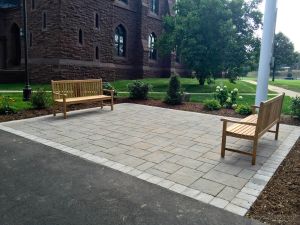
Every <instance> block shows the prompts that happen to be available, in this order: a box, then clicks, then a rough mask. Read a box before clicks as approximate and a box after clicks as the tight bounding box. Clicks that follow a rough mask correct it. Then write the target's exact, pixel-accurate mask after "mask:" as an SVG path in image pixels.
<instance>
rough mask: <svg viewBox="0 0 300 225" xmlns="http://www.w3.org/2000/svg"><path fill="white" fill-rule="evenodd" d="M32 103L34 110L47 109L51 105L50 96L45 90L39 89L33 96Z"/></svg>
mask: <svg viewBox="0 0 300 225" xmlns="http://www.w3.org/2000/svg"><path fill="white" fill-rule="evenodd" d="M31 103H32V107H33V108H34V109H45V108H47V107H48V106H49V104H50V96H49V94H48V93H47V92H46V91H45V90H44V89H42V88H38V89H37V90H36V91H35V92H33V93H32V95H31Z"/></svg>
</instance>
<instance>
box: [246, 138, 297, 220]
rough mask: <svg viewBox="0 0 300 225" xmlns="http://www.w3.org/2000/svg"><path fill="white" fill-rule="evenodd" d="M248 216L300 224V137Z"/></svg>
mask: <svg viewBox="0 0 300 225" xmlns="http://www.w3.org/2000/svg"><path fill="white" fill-rule="evenodd" d="M247 216H248V217H251V218H254V219H257V220H259V221H261V222H265V223H269V224H274V225H275V224H276V225H279V224H280V225H281V224H286V225H299V224H300V138H299V139H298V141H297V143H296V144H295V145H294V147H293V149H292V150H291V151H290V153H289V154H288V156H287V157H286V158H285V160H284V161H283V162H282V164H281V165H280V166H279V168H278V169H277V171H276V173H275V174H274V176H273V178H272V179H271V180H270V182H269V183H268V184H267V186H266V188H265V189H264V190H263V192H262V194H261V195H260V196H259V197H258V199H257V200H256V202H255V203H254V205H253V206H252V207H251V209H250V211H249V213H248V214H247Z"/></svg>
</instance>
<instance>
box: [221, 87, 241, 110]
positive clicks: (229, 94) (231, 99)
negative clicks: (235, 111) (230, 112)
mask: <svg viewBox="0 0 300 225" xmlns="http://www.w3.org/2000/svg"><path fill="white" fill-rule="evenodd" d="M238 98H240V99H242V98H243V97H242V96H239V90H238V89H237V88H234V89H233V90H232V91H228V89H227V87H226V86H223V87H220V86H217V88H216V93H215V99H217V100H218V101H219V103H220V105H221V106H222V107H224V108H234V107H233V106H234V105H236V104H237V99H238Z"/></svg>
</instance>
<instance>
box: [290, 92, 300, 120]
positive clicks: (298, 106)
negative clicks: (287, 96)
mask: <svg viewBox="0 0 300 225" xmlns="http://www.w3.org/2000/svg"><path fill="white" fill-rule="evenodd" d="M291 113H292V115H293V116H297V117H298V118H299V119H300V96H296V97H295V98H292V104H291Z"/></svg>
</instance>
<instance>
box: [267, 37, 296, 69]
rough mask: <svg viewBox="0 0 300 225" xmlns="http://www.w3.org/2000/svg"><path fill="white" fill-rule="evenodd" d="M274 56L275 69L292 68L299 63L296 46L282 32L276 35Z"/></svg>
mask: <svg viewBox="0 0 300 225" xmlns="http://www.w3.org/2000/svg"><path fill="white" fill-rule="evenodd" d="M273 56H274V57H275V61H274V63H275V65H274V67H275V69H276V68H280V67H282V66H289V67H291V66H293V65H294V63H296V61H297V54H296V52H295V51H294V44H293V43H292V42H291V41H290V39H289V38H288V37H287V36H285V35H284V34H283V33H282V32H279V33H278V34H276V35H275V39H274V53H273Z"/></svg>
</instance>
